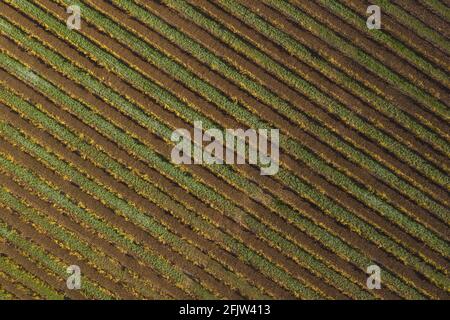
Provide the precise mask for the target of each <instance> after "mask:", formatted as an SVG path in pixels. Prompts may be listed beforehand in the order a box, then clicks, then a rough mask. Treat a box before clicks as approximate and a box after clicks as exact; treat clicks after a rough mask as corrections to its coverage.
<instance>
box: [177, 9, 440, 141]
mask: <svg viewBox="0 0 450 320" xmlns="http://www.w3.org/2000/svg"><path fill="white" fill-rule="evenodd" d="M189 1H190V2H192V4H194V5H196V6H198V7H199V8H202V10H204V11H205V12H207V13H208V14H209V15H211V16H212V17H213V18H214V19H215V20H216V21H219V22H220V23H222V24H224V25H225V26H227V27H228V28H229V29H230V30H236V32H237V33H239V34H240V35H242V36H243V37H244V38H245V39H247V40H249V41H250V42H251V43H253V44H255V45H256V46H257V47H258V48H259V49H260V50H262V51H263V52H265V53H266V54H267V55H268V56H270V57H272V58H273V59H274V60H275V61H277V62H279V63H280V64H282V65H284V66H285V67H287V68H288V69H293V70H295V72H296V73H297V74H299V75H300V76H301V77H304V78H305V79H306V80H308V81H310V82H311V83H314V84H315V85H316V86H317V87H318V88H320V89H321V90H322V91H324V92H327V93H329V94H332V95H333V97H335V99H338V100H339V99H340V98H339V96H340V95H342V94H344V95H345V90H343V89H342V88H341V87H339V86H337V85H336V84H334V83H333V80H332V79H331V81H330V80H329V79H328V78H326V77H325V76H324V75H322V74H321V73H319V72H317V71H316V70H315V69H313V68H312V67H310V66H309V65H306V64H305V63H303V62H302V61H300V60H299V59H296V58H295V57H294V56H292V55H291V54H290V53H289V52H287V51H286V50H285V49H283V48H282V47H280V46H279V45H277V44H275V43H273V42H272V41H270V40H269V39H267V38H266V37H264V36H263V35H261V34H259V33H257V32H255V31H254V29H252V28H250V27H248V26H247V25H246V24H244V23H243V22H241V21H240V20H238V19H236V18H235V17H234V16H232V15H230V14H228V13H227V12H225V11H224V10H223V9H221V8H219V7H217V6H215V5H213V4H211V3H209V2H206V1H197V0H189ZM183 31H184V32H186V33H189V30H183ZM217 54H219V53H217ZM230 62H231V63H233V61H231V60H230ZM239 65H241V61H239ZM239 65H238V66H239ZM310 75H311V76H310ZM316 77H318V78H320V81H317V82H316V81H314V78H316ZM327 86H328V87H330V88H332V90H330V89H326V88H327ZM269 87H271V88H272V89H275V88H276V87H273V86H269ZM284 87H285V89H286V90H288V91H287V93H289V92H290V91H289V87H287V86H284ZM334 92H336V94H334ZM279 94H280V96H282V97H283V96H284V94H283V93H282V92H281V93H279ZM346 95H349V94H348V93H347V94H346ZM286 99H288V97H287V98H286ZM291 103H293V104H294V105H295V101H293V102H291ZM359 104H361V103H359ZM346 105H347V107H348V108H353V107H352V104H346ZM397 107H399V108H400V109H402V111H404V112H406V113H408V114H411V115H412V116H413V117H415V118H417V119H423V120H425V123H429V124H432V127H433V128H435V129H438V130H439V132H440V133H441V135H443V136H445V137H447V138H448V126H447V125H445V124H444V123H443V122H442V121H441V120H440V119H439V118H438V117H436V116H435V115H433V114H431V113H428V112H427V111H425V110H422V109H420V108H413V109H410V108H406V107H405V106H403V105H398V106H397ZM358 109H359V108H356V110H355V111H356V112H358V111H357V110H358ZM368 110H370V108H369V109H368ZM367 112H368V111H367ZM372 112H375V111H373V110H372ZM358 113H360V112H358ZM377 117H379V116H377ZM369 119H370V117H369Z"/></svg>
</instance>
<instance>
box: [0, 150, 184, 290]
mask: <svg viewBox="0 0 450 320" xmlns="http://www.w3.org/2000/svg"><path fill="white" fill-rule="evenodd" d="M0 149H1V150H2V151H4V152H6V154H8V152H9V153H10V154H12V155H15V157H14V159H15V160H16V161H17V163H19V164H20V165H22V166H25V167H26V168H27V169H28V170H31V171H33V172H39V173H40V175H41V176H42V177H44V178H45V179H46V180H47V181H50V182H52V183H54V184H55V185H57V186H59V187H60V188H61V190H62V191H63V192H65V193H66V194H67V195H69V196H70V197H72V198H73V199H75V200H76V201H79V202H81V203H83V204H85V206H86V208H88V209H89V210H91V211H92V212H95V213H96V214H98V215H99V216H101V217H102V218H103V219H105V220H106V221H108V222H109V223H110V224H111V225H115V226H120V228H122V230H124V231H125V232H127V233H128V234H131V235H133V236H135V237H136V240H138V241H140V242H141V243H142V242H143V243H145V244H146V245H147V246H148V248H151V249H152V251H154V252H161V253H165V254H166V255H167V253H170V251H169V250H168V249H167V248H165V247H164V248H161V246H162V244H160V243H159V242H158V243H156V240H154V239H153V238H152V237H150V236H149V235H148V233H147V232H146V231H144V230H142V229H140V228H138V227H137V226H136V225H134V224H132V223H131V222H128V221H125V220H124V219H123V218H122V217H120V216H119V215H118V214H116V213H115V212H114V211H112V210H110V209H109V208H106V207H105V206H104V205H103V204H102V203H101V202H100V201H98V200H97V199H95V198H92V197H90V196H89V195H87V194H85V193H84V192H81V190H80V188H79V187H78V186H76V185H74V184H72V182H70V181H67V180H64V179H62V178H61V177H60V176H59V175H57V174H56V173H55V172H54V171H52V170H50V169H48V168H47V167H45V166H43V165H42V164H41V163H39V162H37V161H36V160H35V159H34V158H32V157H31V156H30V155H28V154H26V153H23V152H22V151H19V150H17V149H14V148H13V147H12V146H11V145H10V144H9V143H6V142H5V143H2V145H0ZM158 249H159V250H158ZM128 254H129V255H130V256H133V257H134V258H135V259H137V260H139V258H138V257H135V256H134V255H133V254H132V253H128ZM171 257H172V258H173V259H175V260H176V258H177V257H175V256H174V255H171ZM179 265H181V264H179ZM152 280H154V281H155V282H154V284H155V285H156V286H158V287H160V288H161V289H162V290H163V291H165V292H166V293H168V294H169V295H170V296H172V297H174V298H182V299H183V298H184V299H186V298H187V297H189V296H188V295H187V294H186V293H185V292H183V291H182V290H181V289H179V288H178V287H175V286H174V285H173V284H172V283H170V282H168V281H167V280H166V279H164V278H155V279H152Z"/></svg>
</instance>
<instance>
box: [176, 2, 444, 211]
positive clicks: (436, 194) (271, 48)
mask: <svg viewBox="0 0 450 320" xmlns="http://www.w3.org/2000/svg"><path fill="white" fill-rule="evenodd" d="M192 1H193V2H194V1H195V2H196V0H192ZM196 3H197V2H196ZM198 4H199V6H202V7H205V10H207V11H208V12H210V13H211V14H212V15H213V16H214V18H216V19H217V20H219V21H221V22H223V23H224V24H226V25H227V26H229V27H230V28H231V29H232V30H238V32H239V33H242V34H244V35H245V36H246V37H248V38H250V37H251V38H252V39H254V41H255V42H257V43H261V44H263V47H262V48H265V49H264V50H265V51H266V53H268V54H269V55H271V56H272V57H273V58H275V60H278V61H279V62H281V63H282V64H286V62H287V64H286V65H288V66H289V65H291V66H292V65H296V66H300V64H302V62H301V61H300V60H298V59H295V58H293V57H292V56H291V55H290V54H287V53H286V52H284V54H283V55H282V56H276V57H275V56H273V54H274V53H277V52H278V53H280V50H279V48H278V47H277V46H276V45H274V44H272V43H271V42H270V41H269V40H268V39H266V38H264V37H262V36H261V35H259V34H257V33H255V32H254V30H253V29H251V28H249V27H247V26H246V25H245V24H243V23H242V22H240V21H239V20H237V19H236V18H234V17H233V16H231V15H229V14H227V13H225V12H223V11H222V10H221V9H219V8H217V7H215V6H213V5H212V4H210V3H208V2H199V3H198ZM183 31H184V32H186V33H189V29H183ZM203 44H204V45H208V43H207V42H204V43H203ZM211 49H214V48H212V47H211ZM215 53H216V54H220V51H215ZM228 54H229V53H228V52H227V55H228ZM230 56H231V55H230ZM235 57H236V56H233V58H235ZM237 57H239V56H237ZM238 59H239V58H236V61H237V63H238V65H239V66H243V65H245V60H244V59H239V60H238ZM292 59H293V60H292ZM247 65H248V64H247ZM246 68H247V66H246ZM247 70H251V69H247ZM251 72H252V73H254V72H253V71H251ZM301 74H302V75H304V76H305V77H308V76H309V75H314V74H315V73H314V70H312V69H310V68H307V69H301ZM258 78H259V79H260V80H264V79H262V78H261V77H260V76H259V75H258ZM323 79H324V78H322V79H320V81H319V80H315V81H313V82H314V83H316V84H319V85H320V83H324V82H323ZM265 81H267V80H265ZM266 85H267V86H268V87H270V88H272V90H277V93H278V94H279V95H280V96H282V97H285V98H287V99H288V101H289V102H291V103H292V105H294V106H296V107H297V108H299V109H300V110H307V112H308V113H309V114H312V115H313V116H314V118H316V119H318V120H319V121H321V122H322V123H325V124H327V126H328V127H329V128H332V130H333V131H335V132H336V133H338V134H339V136H341V137H346V138H347V139H351V141H352V142H353V143H354V144H355V145H356V146H357V147H358V148H361V149H362V150H370V151H371V153H373V154H376V155H377V160H378V159H379V160H382V161H383V163H384V164H386V165H387V166H388V167H390V168H394V169H395V171H396V172H397V173H398V174H400V175H401V177H403V178H404V179H406V180H408V181H410V182H413V183H414V184H416V183H419V184H420V186H421V189H422V190H424V191H426V192H428V194H429V195H430V196H431V197H433V198H435V199H436V200H438V201H440V202H441V203H446V202H448V195H447V194H446V193H445V192H444V191H443V190H442V188H440V187H438V186H436V185H435V184H434V183H433V182H431V181H430V180H429V179H427V178H426V177H423V176H422V175H421V174H420V173H418V172H417V171H416V169H413V168H411V167H410V166H409V165H407V164H405V163H403V162H401V161H399V160H398V159H397V158H396V157H395V156H393V155H392V154H391V153H389V152H388V151H386V150H385V149H384V148H382V147H380V146H379V145H378V144H376V143H374V142H372V141H370V140H368V139H367V138H365V137H363V136H361V135H360V134H359V133H357V132H356V131H355V130H354V129H351V128H348V127H347V125H345V124H343V123H342V122H341V121H339V120H337V119H336V118H334V116H331V115H330V114H328V112H327V111H326V110H322V108H324V107H323V106H321V105H317V104H313V103H312V102H311V101H309V100H307V99H305V98H304V97H303V96H301V95H300V94H298V93H297V92H295V91H294V90H292V89H290V88H289V87H288V86H286V85H282V86H279V85H278V86H277V85H275V84H274V83H270V82H266ZM330 85H333V84H332V83H331V82H330ZM334 86H335V85H334ZM277 87H278V88H279V89H277ZM324 91H325V92H333V88H328V89H327V90H324ZM334 91H336V90H334ZM346 105H347V106H353V104H351V103H350V102H347V103H346ZM356 106H357V105H356ZM367 108H368V109H370V107H367ZM406 110H411V109H408V108H406ZM415 110H417V108H415ZM354 111H356V112H358V113H360V111H358V109H356V110H354ZM366 116H367V119H370V118H372V117H373V116H375V117H376V118H375V121H378V119H379V117H378V116H376V115H374V114H373V108H372V114H369V115H366ZM428 120H430V119H428ZM435 122H436V124H437V126H442V125H444V127H445V126H446V125H445V124H444V123H443V122H442V121H440V120H439V121H438V120H437V119H436V121H435ZM433 125H434V122H433ZM390 126H392V124H390ZM443 130H444V129H443ZM443 132H447V131H443ZM416 140H417V139H416ZM408 143H409V142H408ZM429 152H431V154H433V153H436V152H435V151H432V150H430V151H429ZM438 160H439V161H444V162H441V163H446V166H447V167H448V163H449V161H448V159H446V157H445V156H441V157H440V158H437V159H436V161H434V162H437V161H438ZM333 161H334V159H333ZM431 190H432V191H431Z"/></svg>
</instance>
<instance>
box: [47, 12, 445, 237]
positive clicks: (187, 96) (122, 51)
mask: <svg viewBox="0 0 450 320" xmlns="http://www.w3.org/2000/svg"><path fill="white" fill-rule="evenodd" d="M49 6H50V5H49ZM52 9H54V10H55V11H56V12H58V9H57V8H56V7H55V8H52ZM59 10H60V11H61V10H62V8H60V9H59ZM60 14H61V13H60ZM83 33H85V34H86V35H88V36H89V37H90V38H92V39H95V40H96V42H98V43H108V47H109V48H110V50H111V51H112V52H115V53H116V54H118V55H119V56H120V57H121V58H122V59H124V60H125V61H127V62H128V63H132V64H134V65H136V66H137V67H138V69H139V70H143V71H144V72H145V74H146V75H147V76H148V77H152V78H153V79H154V80H155V81H162V79H163V78H164V77H166V78H167V80H166V81H164V82H163V84H164V86H165V87H166V88H167V87H169V88H173V89H172V92H174V93H176V94H177V95H179V96H180V95H181V97H182V99H183V100H188V101H194V104H195V105H196V106H199V105H200V109H201V111H203V113H205V110H206V109H208V111H211V113H210V114H208V115H210V117H212V118H213V119H220V118H223V117H225V116H223V115H222V116H223V117H221V112H219V111H218V110H217V109H215V108H212V109H211V105H209V104H208V103H207V101H205V100H203V99H201V98H200V97H198V96H197V95H195V94H194V93H193V92H191V91H189V90H188V89H187V88H185V87H183V86H182V85H181V84H179V83H177V82H175V81H174V80H173V79H172V78H170V77H168V76H166V75H165V74H164V73H163V72H162V71H160V70H158V69H156V70H148V69H153V68H150V65H149V64H148V63H146V62H144V61H142V59H140V58H139V57H137V56H136V55H135V54H134V53H133V52H131V51H130V50H129V49H128V48H126V47H124V46H122V45H120V44H119V43H115V42H112V41H110V38H108V37H106V36H105V35H103V34H100V33H99V32H98V31H97V30H95V29H92V28H91V27H90V26H86V27H85V28H84V29H83ZM108 39H109V40H108ZM147 70H148V71H147ZM158 72H159V73H160V75H158V74H156V75H155V73H158ZM227 123H230V126H229V127H239V123H238V122H237V121H235V120H234V119H233V118H229V117H226V118H225V120H223V122H222V123H221V124H222V126H224V127H228V126H227ZM280 159H281V162H284V163H286V164H287V166H288V167H289V168H290V169H291V170H293V171H294V172H295V173H296V174H297V175H299V176H302V173H304V171H305V168H306V167H305V166H301V165H299V164H298V162H297V161H295V160H293V159H292V158H290V157H287V156H285V155H283V154H282V155H281V156H280ZM305 174H309V176H313V177H311V178H313V179H317V178H318V177H317V176H314V175H313V174H312V173H311V172H309V171H308V172H307V173H305ZM303 176H304V175H303ZM319 179H321V178H319ZM321 180H322V181H324V184H325V186H326V187H325V188H326V190H327V192H328V194H330V195H331V196H332V197H333V196H334V193H339V197H334V199H336V200H337V201H338V202H340V203H341V204H343V205H345V206H346V207H347V208H351V207H352V206H353V207H355V206H356V207H357V208H358V209H357V211H358V210H361V209H362V208H363V206H362V205H360V204H359V203H358V201H356V200H354V199H353V198H352V197H350V196H349V195H348V194H347V193H345V192H342V191H340V190H339V189H338V188H336V187H335V186H334V185H331V184H330V183H328V182H326V181H325V179H321ZM329 190H331V193H330V191H329ZM333 191H334V192H333ZM435 191H436V192H439V193H440V194H442V193H443V191H442V190H440V189H439V188H438V189H437V190H435ZM405 204H406V205H407V206H408V205H409V203H408V202H407V201H403V203H402V205H405ZM351 210H354V209H351ZM412 212H419V213H420V210H415V211H412ZM422 217H424V218H425V219H427V218H426V217H429V215H428V214H424V215H422ZM431 225H432V226H433V227H434V228H436V230H437V231H438V232H440V233H441V234H444V235H445V234H446V233H445V229H446V226H445V225H444V224H441V223H440V222H439V221H438V220H436V221H435V222H433V223H432V224H431Z"/></svg>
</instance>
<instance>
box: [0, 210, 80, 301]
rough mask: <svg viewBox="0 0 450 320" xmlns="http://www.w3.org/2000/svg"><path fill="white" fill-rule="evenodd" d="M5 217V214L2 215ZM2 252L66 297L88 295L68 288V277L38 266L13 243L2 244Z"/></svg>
mask: <svg viewBox="0 0 450 320" xmlns="http://www.w3.org/2000/svg"><path fill="white" fill-rule="evenodd" d="M0 211H2V214H3V213H5V211H7V210H6V209H3V208H1V209H0ZM2 217H3V215H2ZM0 246H1V249H0V252H1V253H2V254H5V255H6V256H7V257H8V258H10V259H12V260H14V261H15V262H16V263H17V264H19V265H20V266H21V267H22V268H23V269H24V270H26V271H27V272H28V273H30V274H33V275H34V276H36V277H37V278H39V279H41V280H42V281H43V282H45V283H47V284H48V285H49V286H51V287H52V288H53V289H55V290H56V291H58V292H59V293H63V294H64V297H65V298H69V299H75V300H82V299H85V298H86V297H85V296H84V295H82V294H81V293H80V292H79V291H77V290H69V289H67V285H66V279H64V278H62V279H61V278H59V277H56V276H55V275H53V274H50V273H47V272H46V271H45V270H44V269H41V268H39V267H37V265H36V264H35V263H34V261H32V260H30V259H29V258H28V257H26V256H24V255H23V254H22V253H21V252H20V251H19V250H18V249H16V248H15V247H14V246H13V245H12V244H9V243H5V244H4V245H0ZM0 287H1V285H0Z"/></svg>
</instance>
